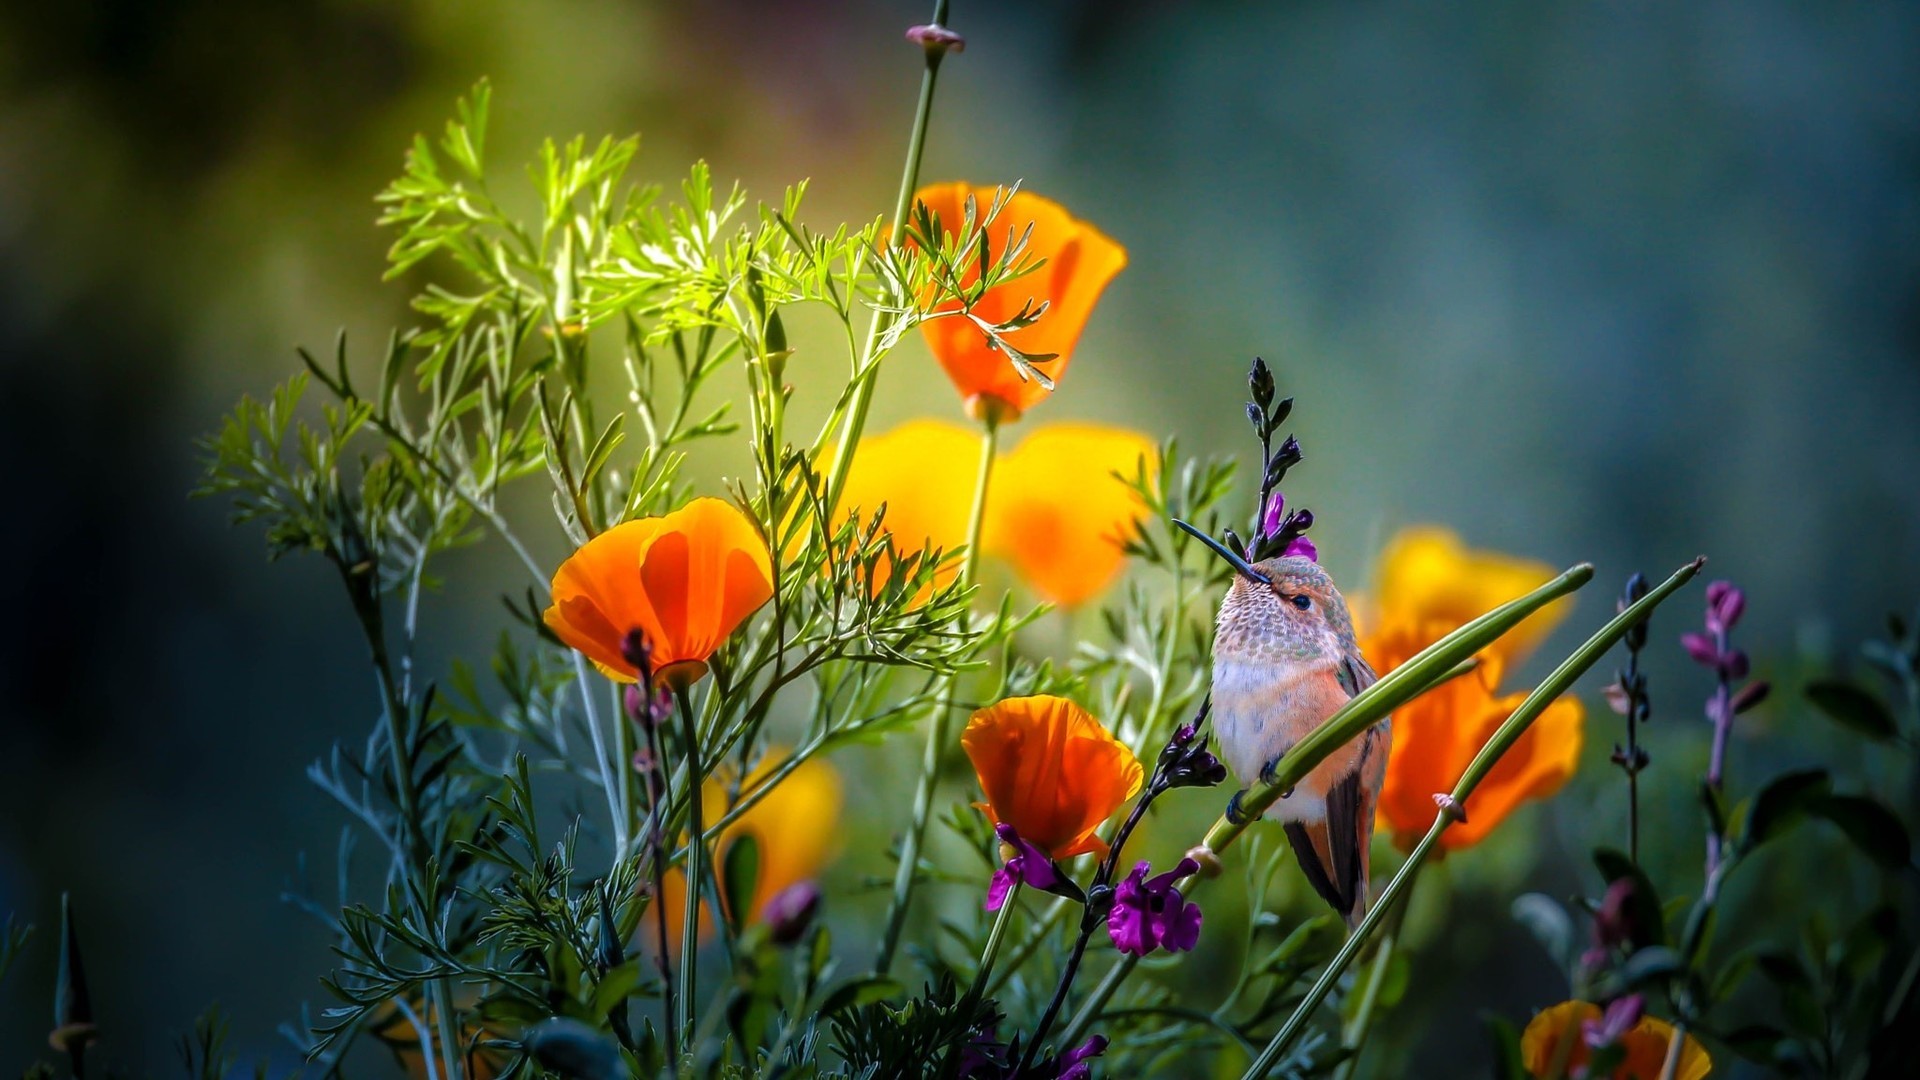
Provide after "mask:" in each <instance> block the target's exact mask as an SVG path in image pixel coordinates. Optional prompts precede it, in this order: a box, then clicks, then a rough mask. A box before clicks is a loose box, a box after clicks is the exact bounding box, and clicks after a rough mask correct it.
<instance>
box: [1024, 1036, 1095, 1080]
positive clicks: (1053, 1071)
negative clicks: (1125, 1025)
mask: <svg viewBox="0 0 1920 1080" xmlns="http://www.w3.org/2000/svg"><path fill="white" fill-rule="evenodd" d="M1106 1052H1107V1037H1106V1036H1105V1035H1095V1036H1094V1037H1093V1038H1091V1039H1088V1040H1087V1041H1086V1042H1083V1043H1081V1044H1080V1045H1079V1046H1076V1047H1074V1048H1073V1049H1071V1050H1069V1051H1067V1052H1066V1053H1064V1054H1061V1055H1060V1056H1059V1057H1058V1058H1053V1059H1049V1060H1047V1061H1045V1062H1042V1063H1041V1065H1040V1075H1041V1076H1043V1077H1047V1078H1048V1080H1087V1078H1088V1077H1089V1076H1092V1075H1093V1066H1091V1065H1089V1064H1087V1062H1088V1060H1090V1059H1092V1058H1097V1057H1099V1056H1100V1055H1101V1054H1104V1053H1106Z"/></svg>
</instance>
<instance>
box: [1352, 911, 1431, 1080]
mask: <svg viewBox="0 0 1920 1080" xmlns="http://www.w3.org/2000/svg"><path fill="white" fill-rule="evenodd" d="M1407 887H1408V888H1409V889H1411V888H1412V887H1413V886H1412V885H1411V884H1409V885H1408V886H1407ZM1409 906H1410V904H1402V905H1400V906H1399V907H1398V908H1396V909H1395V910H1394V913H1393V919H1392V921H1390V922H1388V923H1387V929H1386V932H1385V934H1384V935H1383V936H1382V937H1381V939H1380V948H1379V949H1378V950H1376V951H1375V952H1374V954H1373V967H1372V968H1370V969H1368V971H1367V985H1366V986H1365V987H1364V988H1363V989H1362V990H1361V992H1360V1008H1359V1010H1358V1011H1356V1012H1355V1013H1354V1015H1353V1020H1352V1022H1351V1023H1349V1024H1348V1025H1347V1029H1346V1030H1345V1031H1343V1032H1341V1033H1340V1042H1341V1045H1342V1046H1344V1047H1345V1048H1346V1051H1347V1056H1346V1059H1345V1060H1343V1061H1341V1062H1340V1067H1339V1068H1338V1069H1335V1070H1334V1073H1333V1080H1350V1078H1351V1077H1352V1076H1353V1071H1354V1067H1355V1066H1356V1065H1358V1064H1359V1062H1360V1051H1361V1050H1363V1049H1365V1048H1366V1045H1367V1035H1368V1033H1369V1032H1370V1031H1371V1030H1372V1028H1373V1014H1374V1011H1375V1009H1377V1008H1378V1007H1379V1004H1380V988H1381V987H1382V986H1385V985H1386V982H1387V974H1388V970H1389V969H1390V968H1391V967H1392V966H1393V957H1394V953H1395V952H1396V951H1397V950H1398V948H1399V945H1400V927H1401V924H1402V923H1404V922H1406V919H1407V908H1408V907H1409Z"/></svg>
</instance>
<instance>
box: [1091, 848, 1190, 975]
mask: <svg viewBox="0 0 1920 1080" xmlns="http://www.w3.org/2000/svg"><path fill="white" fill-rule="evenodd" d="M1150 869H1152V867H1151V865H1150V864H1148V863H1146V862H1140V863H1136V864H1134V867H1133V872H1132V873H1130V874H1128V875H1127V877H1126V880H1124V881H1122V882H1121V883H1120V886H1119V888H1117V889H1115V890H1114V897H1113V910H1112V911H1110V912H1108V913H1107V934H1108V936H1110V937H1112V938H1113V944H1114V947H1115V948H1117V949H1119V950H1120V951H1121V952H1124V953H1129V954H1132V955H1134V956H1145V955H1147V954H1148V953H1150V952H1152V951H1154V950H1155V949H1158V948H1165V949H1166V950H1167V951H1168V952H1186V951H1188V950H1189V949H1192V948H1193V947H1194V945H1195V944H1197V943H1198V942H1199V940H1200V905H1199V904H1194V903H1189V902H1188V901H1187V900H1186V898H1184V897H1182V896H1181V895H1180V890H1179V889H1177V888H1175V887H1174V883H1175V882H1177V881H1179V880H1180V879H1181V878H1184V877H1188V876H1190V875H1191V874H1193V873H1194V872H1195V871H1196V870H1199V869H1200V864H1199V863H1197V862H1195V861H1193V860H1192V859H1181V860H1180V864H1179V865H1178V866H1175V867H1174V868H1173V869H1172V870H1169V871H1167V872H1166V873H1164V874H1161V875H1160V876H1159V877H1156V878H1154V879H1152V880H1150V881H1149V880H1148V879H1147V871H1148V870H1150Z"/></svg>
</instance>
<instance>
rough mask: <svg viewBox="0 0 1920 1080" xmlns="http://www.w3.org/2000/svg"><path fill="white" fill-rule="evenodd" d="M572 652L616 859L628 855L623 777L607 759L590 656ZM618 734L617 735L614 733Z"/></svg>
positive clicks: (604, 736) (606, 737)
mask: <svg viewBox="0 0 1920 1080" xmlns="http://www.w3.org/2000/svg"><path fill="white" fill-rule="evenodd" d="M568 651H569V652H571V653H572V654H573V677H574V685H576V686H578V687H579V688H580V708H581V709H582V710H583V711H584V712H585V713H586V714H587V731H588V732H589V733H590V735H591V736H592V738H593V760H594V764H595V765H597V766H598V767H599V770H600V787H601V790H602V791H604V792H605V793H606V797H607V817H608V818H609V819H611V820H612V822H613V854H614V860H615V861H616V862H617V861H619V860H620V859H623V858H626V855H627V841H628V837H627V821H626V816H625V815H624V814H622V813H621V808H620V781H619V780H618V779H617V778H616V777H615V776H614V773H613V763H612V762H611V761H609V760H608V759H607V740H608V735H607V732H606V731H605V730H604V729H603V728H602V726H601V724H600V710H599V709H597V708H595V707H594V704H593V681H592V679H591V677H590V676H589V675H588V674H587V660H586V657H584V656H582V655H581V654H580V653H579V652H578V651H577V650H568ZM615 737H617V736H615Z"/></svg>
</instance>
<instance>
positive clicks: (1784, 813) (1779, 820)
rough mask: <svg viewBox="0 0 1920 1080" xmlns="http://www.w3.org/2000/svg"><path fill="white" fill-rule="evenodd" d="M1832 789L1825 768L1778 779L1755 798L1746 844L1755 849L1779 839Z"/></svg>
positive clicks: (1774, 779)
mask: <svg viewBox="0 0 1920 1080" xmlns="http://www.w3.org/2000/svg"><path fill="white" fill-rule="evenodd" d="M1831 786H1832V781H1831V780H1830V779H1829V778H1828V776H1827V771H1826V770H1825V769H1806V770H1802V771H1800V772H1790V773H1784V774H1782V775H1780V776H1776V777H1774V778H1773V780H1772V782H1770V783H1768V784H1767V786H1766V787H1764V788H1761V789H1760V794H1758V795H1756V796H1754V799H1753V810H1752V811H1751V812H1750V813H1749V814H1748V815H1747V831H1746V836H1745V837H1744V838H1743V843H1744V844H1745V845H1746V846H1748V847H1754V846H1757V845H1760V844H1764V843H1766V842H1767V841H1768V840H1771V839H1773V838H1774V837H1776V836H1779V835H1780V834H1781V833H1783V832H1785V831H1786V830H1787V829H1788V828H1790V827H1791V826H1792V825H1793V824H1794V822H1796V821H1798V820H1800V817H1801V816H1802V815H1803V814H1805V813H1806V812H1807V810H1808V808H1809V807H1810V806H1811V805H1812V804H1813V803H1814V802H1816V801H1818V800H1819V799H1821V798H1822V797H1824V796H1825V795H1826V794H1827V790H1828V788H1830V787H1831Z"/></svg>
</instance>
